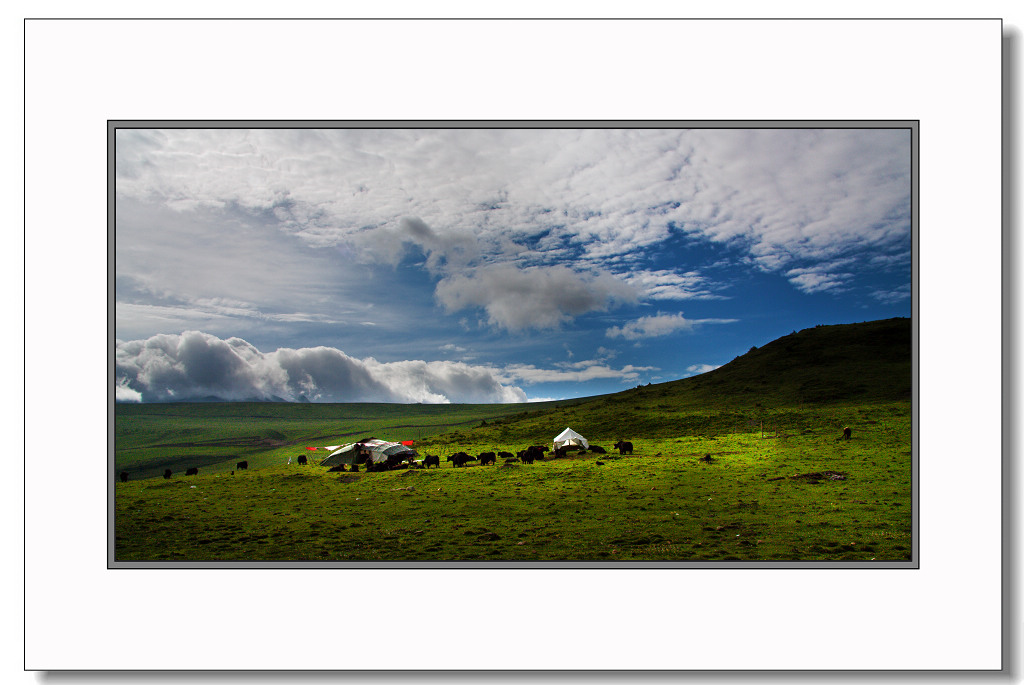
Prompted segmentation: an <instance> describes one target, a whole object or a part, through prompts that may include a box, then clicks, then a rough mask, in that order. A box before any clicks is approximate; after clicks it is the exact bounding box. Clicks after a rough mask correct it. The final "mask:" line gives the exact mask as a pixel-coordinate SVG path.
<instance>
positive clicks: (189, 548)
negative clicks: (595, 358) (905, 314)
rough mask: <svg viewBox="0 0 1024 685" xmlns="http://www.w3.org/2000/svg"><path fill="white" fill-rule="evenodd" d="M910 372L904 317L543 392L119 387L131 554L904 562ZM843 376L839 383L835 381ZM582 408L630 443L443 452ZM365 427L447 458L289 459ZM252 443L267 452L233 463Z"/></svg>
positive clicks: (560, 423)
mask: <svg viewBox="0 0 1024 685" xmlns="http://www.w3.org/2000/svg"><path fill="white" fill-rule="evenodd" d="M837 329H841V330H837ZM901 331H902V332H905V335H903V333H901ZM879 340H882V341H887V342H886V343H885V344H881V343H879V342H878V341H879ZM833 345H839V347H840V348H841V349H840V351H839V352H832V351H831V349H832V348H831V346H833ZM894 348H895V350H894ZM830 357H832V358H830ZM799 358H803V359H805V360H811V361H813V364H812V363H811V361H808V362H807V364H806V365H805V366H799V365H797V364H796V361H797V360H798V359H799ZM752 359H753V361H752ZM755 361H756V362H757V363H756V364H755V363H754V362H755ZM772 369H788V371H786V372H785V373H783V374H782V375H780V376H778V377H777V378H776V373H775V372H774V371H772ZM851 370H853V371H854V372H853V373H851ZM760 379H768V381H770V382H767V385H765V384H764V383H762V380H760ZM909 383H910V358H909V322H906V320H894V321H890V322H872V323H870V324H859V325H854V326H851V327H825V328H824V329H810V330H809V331H802V332H801V333H799V334H794V336H786V337H785V338H782V339H780V341H775V342H773V343H771V344H769V345H765V346H764V347H762V348H760V349H759V350H752V351H751V353H749V354H748V355H744V356H743V357H740V358H739V359H737V360H736V361H735V362H733V363H732V364H729V365H726V366H725V367H722V368H720V369H718V370H716V371H713V372H710V373H708V374H704V375H702V376H699V377H696V378H692V379H684V380H683V381H675V382H672V383H665V384H661V385H653V386H645V387H642V388H634V389H632V390H629V391H625V392H622V393H617V394H615V395H607V396H602V397H597V398H589V399H585V400H574V401H570V402H566V403H561V404H559V403H553V404H548V405H546V406H537V405H527V406H522V405H515V406H513V405H461V406H459V405H456V406H448V407H446V406H440V407H439V406H421V405H309V404H269V403H267V404H250V405H241V404H239V405H227V404H221V405H209V404H190V405H141V406H138V405H118V408H117V414H116V417H115V438H116V443H115V446H116V471H115V473H117V472H119V471H120V470H122V469H124V470H129V471H130V472H131V474H132V475H131V478H130V480H129V481H128V482H127V483H116V485H115V492H116V497H115V530H114V532H115V558H116V560H118V561H152V560H189V561H213V560H225V561H250V560H258V561H271V560H275V561H320V560H332V561H333V560H341V561H354V560H413V561H447V560H502V561H516V560H521V561H555V560H578V561H608V560H624V561H637V560H644V561H658V560H669V561H691V560H692V561H701V560H711V561H721V560H787V561H817V560H861V561H872V560H874V561H907V560H910V559H911V551H912V538H911V534H912V513H913V512H912V491H913V487H912V475H913V474H912V469H911V464H912V460H911V455H912V444H911V436H912V407H911V403H910V401H909ZM754 386H757V387H761V388H762V389H761V391H759V392H753V391H752V390H751V389H752V388H753V387H754ZM829 387H833V388H836V389H837V394H839V395H841V396H842V397H841V398H839V399H836V400H825V399H823V398H822V397H821V396H820V395H821V393H823V392H824V390H825V389H827V388H829ZM566 426H570V427H572V428H573V429H575V430H576V431H578V432H580V433H582V434H583V435H584V436H586V437H587V438H588V439H589V440H590V441H591V443H592V444H597V445H600V446H602V447H604V448H606V449H608V450H609V452H611V451H612V450H611V447H612V444H613V443H615V442H616V441H617V440H619V439H626V440H631V441H632V442H633V444H634V448H635V449H634V454H633V455H622V456H620V455H617V454H607V455H595V454H592V453H588V454H585V455H577V456H569V457H566V458H560V459H552V458H548V459H545V460H544V461H540V462H537V463H535V464H532V465H526V464H511V465H508V466H505V465H503V464H502V463H501V461H500V460H499V464H498V465H495V466H481V465H479V464H478V463H477V462H471V464H470V465H469V466H467V467H464V468H453V466H452V464H451V463H450V462H445V461H444V459H445V457H446V456H447V455H449V454H451V453H453V452H455V451H459V450H464V451H466V452H469V453H470V454H474V455H475V454H479V453H480V452H483V451H500V450H507V451H511V452H513V453H514V452H516V451H518V450H521V449H523V448H525V447H526V446H528V445H530V444H537V445H550V443H551V440H552V439H553V438H554V436H555V435H557V434H558V433H559V432H561V430H562V429H563V428H565V427H566ZM844 426H850V427H851V428H852V431H853V433H852V439H850V440H842V439H841V437H840V436H841V431H842V428H843V427H844ZM416 431H419V432H416ZM345 435H347V436H349V438H348V439H347V440H346V439H345V438H344V437H342V436H345ZM370 435H375V436H376V437H381V438H385V439H390V440H401V439H414V440H416V448H417V450H419V452H420V454H421V455H422V454H427V453H429V454H438V455H440V456H441V460H442V465H441V468H440V469H430V470H417V469H408V470H395V471H389V472H383V473H381V472H374V473H365V472H360V473H328V472H327V469H326V468H324V467H321V466H319V465H317V464H316V463H311V464H310V465H308V466H299V465H297V464H295V463H292V464H290V465H289V464H286V461H287V457H288V456H294V455H297V454H301V453H306V454H310V455H311V454H312V453H310V452H307V451H305V450H304V446H305V445H323V444H339V443H342V442H349V441H352V440H355V439H358V438H361V437H368V436H370ZM319 454H320V458H322V457H323V456H326V454H325V453H323V452H321V453H319ZM243 458H245V459H248V461H249V463H250V469H249V470H248V471H237V472H235V473H234V474H233V475H232V473H231V470H232V469H233V468H234V462H235V460H236V459H243ZM598 462H602V463H601V464H599V463H598ZM171 464H174V465H175V466H171ZM193 465H200V473H199V475H198V476H190V477H185V476H183V475H182V473H183V472H184V468H185V467H186V466H193ZM177 467H180V468H177ZM164 468H172V470H173V471H175V475H174V476H173V477H172V478H171V479H170V480H164V479H163V478H161V477H159V474H160V473H162V472H163V469H164Z"/></svg>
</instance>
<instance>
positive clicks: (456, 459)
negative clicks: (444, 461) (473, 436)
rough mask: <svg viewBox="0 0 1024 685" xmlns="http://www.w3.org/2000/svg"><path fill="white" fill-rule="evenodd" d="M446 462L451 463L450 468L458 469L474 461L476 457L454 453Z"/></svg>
mask: <svg viewBox="0 0 1024 685" xmlns="http://www.w3.org/2000/svg"><path fill="white" fill-rule="evenodd" d="M448 461H450V462H452V466H454V467H455V468H458V467H460V466H465V465H466V462H470V461H476V457H474V456H472V455H469V454H466V453H465V452H456V453H455V454H453V455H452V456H450V457H448Z"/></svg>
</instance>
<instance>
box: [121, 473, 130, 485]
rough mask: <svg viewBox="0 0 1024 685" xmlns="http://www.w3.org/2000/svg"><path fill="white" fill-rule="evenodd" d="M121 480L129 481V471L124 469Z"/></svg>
mask: <svg viewBox="0 0 1024 685" xmlns="http://www.w3.org/2000/svg"><path fill="white" fill-rule="evenodd" d="M121 482H122V483H127V482H128V472H127V471H122V472H121Z"/></svg>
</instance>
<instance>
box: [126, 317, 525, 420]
mask: <svg viewBox="0 0 1024 685" xmlns="http://www.w3.org/2000/svg"><path fill="white" fill-rule="evenodd" d="M115 365H116V378H117V387H116V388H115V392H116V393H117V397H118V399H123V400H133V401H162V400H170V399H172V398H174V399H186V398H203V397H207V396H216V397H219V398H222V399H225V400H248V399H272V398H280V399H284V400H289V401H295V400H299V399H300V398H302V397H306V398H307V399H309V400H312V401H324V402H327V401H332V402H357V401H363V402H425V403H446V402H472V403H484V402H524V401H526V393H524V392H523V391H522V390H521V389H520V388H518V387H514V386H510V385H506V384H504V383H503V382H502V380H501V378H500V376H501V374H499V373H498V372H496V371H495V370H494V369H492V368H490V367H485V366H471V365H468V364H464V363H460V362H444V361H435V362H425V361H416V360H412V361H401V362H389V363H382V362H378V361H376V360H375V359H373V358H366V359H356V358H353V357H350V356H348V355H346V354H345V353H344V352H342V351H341V350H337V349H334V348H329V347H314V348H303V349H297V350H296V349H289V348H282V349H278V350H276V351H274V352H268V353H264V352H261V351H260V350H258V349H257V348H256V347H254V346H252V345H250V344H249V343H247V342H246V341H244V340H241V339H239V338H229V339H227V340H222V339H220V338H217V337H216V336H213V335H210V334H207V333H201V332H198V331H186V332H185V333H182V334H181V335H157V336H153V337H151V338H149V339H146V340H134V341H128V342H123V341H118V342H117V346H116V350H115Z"/></svg>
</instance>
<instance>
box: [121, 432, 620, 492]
mask: <svg viewBox="0 0 1024 685" xmlns="http://www.w3.org/2000/svg"><path fill="white" fill-rule="evenodd" d="M615 449H617V450H618V451H619V454H633V443H631V442H625V441H622V440H620V441H619V442H617V443H615ZM588 451H589V452H593V453H594V454H607V451H606V450H605V449H604V448H603V447H599V446H597V445H591V446H590V447H583V446H582V445H564V446H562V447H559V448H557V449H555V450H554V451H553V452H552V454H553V455H554V456H556V457H564V456H565V455H566V454H568V453H570V452H588ZM546 452H551V450H550V449H548V448H547V447H542V446H539V445H530V446H529V447H527V448H526V449H524V450H520V451H519V452H518V453H517V454H512V453H511V452H481V453H480V454H478V455H477V456H475V457H474V456H473V455H471V454H468V453H466V452H456V453H455V454H452V455H451V456H449V457H448V459H447V460H446V461H450V462H451V463H452V466H453V467H455V468H458V467H463V466H465V465H466V464H468V463H469V462H471V461H477V462H479V463H480V465H481V466H485V465H487V464H497V463H498V460H499V459H501V460H502V461H503V463H505V464H516V463H522V464H532V463H534V462H535V461H541V460H543V459H544V454H545V453H546ZM298 463H299V465H304V464H306V463H307V460H306V456H305V455H300V456H299V458H298ZM431 466H433V467H435V468H441V458H440V457H439V456H437V455H435V454H427V455H425V456H424V457H423V459H422V460H420V461H410V462H406V461H397V460H396V461H392V460H391V459H389V460H388V461H387V462H384V463H381V464H373V463H371V462H365V463H364V468H366V470H367V471H378V470H379V471H384V470H389V469H392V468H399V467H404V468H409V467H411V468H420V469H429V468H430V467H431ZM248 468H249V462H248V461H240V462H238V463H237V464H235V469H236V470H238V471H245V470H247V469H248ZM345 470H346V469H345V467H344V466H342V465H339V466H333V467H331V468H330V469H328V473H330V472H334V471H345ZM351 470H352V471H358V470H359V465H358V464H352V466H351ZM198 474H199V467H198V466H193V467H191V468H189V469H186V471H185V475H186V476H195V475H198ZM171 475H172V473H171V470H170V469H165V470H164V479H165V480H170V478H171ZM231 475H235V472H234V471H232V472H231ZM118 478H119V479H120V481H121V482H122V483H125V482H127V481H128V472H127V471H121V472H120V473H119V474H118Z"/></svg>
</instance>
